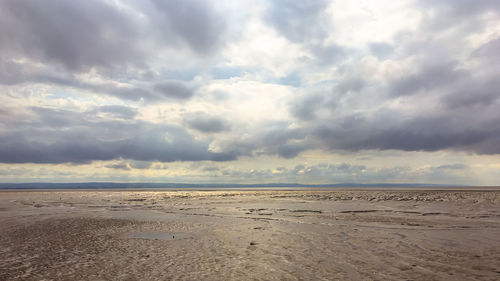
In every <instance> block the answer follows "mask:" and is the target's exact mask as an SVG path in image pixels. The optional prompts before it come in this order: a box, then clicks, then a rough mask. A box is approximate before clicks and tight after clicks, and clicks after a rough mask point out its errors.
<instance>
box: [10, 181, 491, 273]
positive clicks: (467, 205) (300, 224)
mask: <svg viewBox="0 0 500 281" xmlns="http://www.w3.org/2000/svg"><path fill="white" fill-rule="evenodd" d="M0 226H1V227H0V280H498V279H500V190H499V189H495V188H493V189H492V190H477V189H474V188H471V189H459V190H424V189H420V190H404V189H402V190H398V189H392V190H372V189H364V190H309V189H298V190H285V189H283V190H272V189H271V190H168V191H164V190H31V191H17V190H11V191H0Z"/></svg>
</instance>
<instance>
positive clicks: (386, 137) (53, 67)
mask: <svg viewBox="0 0 500 281" xmlns="http://www.w3.org/2000/svg"><path fill="white" fill-rule="evenodd" d="M498 26H500V3H498V2H497V1H490V0H479V1H472V2H471V1H400V2H397V3H394V2H393V1H382V0H381V1H365V2H359V3H358V2H356V3H354V2H352V1H313V2H304V3H300V2H296V1H286V0H273V1H265V0H262V1H238V2H236V3H234V2H233V1H208V0H207V1H201V0H188V1H156V0H150V1H129V0H120V1H97V0H91V1H78V2H73V1H67V0H48V1H35V0H7V1H2V2H1V3H0V91H1V95H2V103H1V104H0V176H1V180H2V181H4V182H5V181H23V180H27V181H31V180H44V179H52V180H61V181H64V180H72V179H73V178H78V179H79V180H80V179H81V180H93V179H101V180H102V179H104V180H120V179H123V180H145V181H147V180H149V179H151V180H162V181H168V180H169V179H174V180H178V181H186V182H190V181H211V182H217V181H220V182H225V181H231V182H241V181H243V182H245V181H252V182H273V181H283V180H285V181H286V180H289V179H291V180H293V181H294V182H305V183H309V182H310V183H323V182H342V181H360V182H374V181H376V182H394V181H400V182H405V181H408V182H438V183H458V184H460V183H467V184H497V183H498V182H497V179H496V177H495V176H493V175H495V173H497V172H498V169H499V168H500V157H499V155H500V114H499V112H500V93H499V90H498V89H500V82H499V79H498V74H499V70H498V65H499V64H498V63H499V62H500V29H499V28H498ZM318 155H319V156H318ZM410 155H412V156H413V155H420V156H418V157H416V158H413V159H409V158H411V157H410ZM417 158H418V159H425V158H426V159H428V162H427V163H425V162H423V161H421V160H416V159H417ZM196 163H200V165H201V166H199V167H204V168H193V167H194V166H193V165H195V164H196ZM210 163H211V164H210ZM61 165H62V166H61ZM342 165H345V166H342ZM302 166H304V167H309V168H310V170H309V172H298V171H300V170H301V169H299V168H300V167H302ZM61 167H63V168H61ZM78 167H80V168H78ZM165 167H168V168H165ZM342 167H344V168H345V169H344V168H342ZM346 167H350V168H346ZM62 170H64V172H63V171H62ZM302 170H303V169H302ZM29 171H32V173H31V174H32V178H29V175H30V173H29ZM85 171H86V172H85ZM303 171H307V169H306V170H303ZM72 176H73V178H72Z"/></svg>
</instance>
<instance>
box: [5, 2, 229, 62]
mask: <svg viewBox="0 0 500 281" xmlns="http://www.w3.org/2000/svg"><path fill="white" fill-rule="evenodd" d="M122 4H125V5H128V6H130V7H132V9H126V8H120V7H119V6H118V5H117V4H113V3H112V2H107V1H96V0H89V1H81V2H73V1H67V0H48V1H42V2H40V1H35V0H19V1H18V0H7V1H2V2H1V3H0V51H1V52H2V56H4V58H29V59H31V60H33V61H40V62H43V63H48V64H55V65H60V66H63V67H65V68H66V69H69V70H71V71H86V70H88V69H89V68H91V67H102V68H114V69H118V67H127V66H129V65H132V66H135V67H146V66H147V62H148V61H150V60H151V59H154V56H153V58H151V53H150V52H149V51H151V49H150V48H151V47H152V48H153V50H154V49H155V48H160V47H167V48H168V47H172V48H177V47H179V46H180V44H185V45H187V46H188V47H189V49H191V50H193V52H194V53H195V54H200V55H207V54H212V53H213V52H214V51H215V50H217V48H218V47H220V46H222V45H223V42H224V40H225V37H224V34H225V33H224V30H225V26H226V23H225V21H224V17H223V16H220V15H219V14H218V12H217V11H215V10H214V9H212V8H211V7H210V6H209V5H208V3H207V2H206V1H197V0H189V1H182V2H179V1H174V0H168V1H153V4H151V2H149V1H141V2H134V1H125V2H124V3H122ZM134 13H135V14H134ZM138 13H140V14H141V16H142V20H139V18H140V17H138V15H137V14H138ZM153 53H154V52H153Z"/></svg>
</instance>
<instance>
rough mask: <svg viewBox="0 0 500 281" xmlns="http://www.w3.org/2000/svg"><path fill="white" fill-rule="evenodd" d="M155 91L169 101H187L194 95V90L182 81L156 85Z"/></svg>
mask: <svg viewBox="0 0 500 281" xmlns="http://www.w3.org/2000/svg"><path fill="white" fill-rule="evenodd" d="M154 90H155V91H156V92H157V93H158V94H159V95H160V96H161V97H165V98H168V99H175V100H185V99H189V98H191V97H192V96H193V95H194V90H193V89H191V88H190V87H188V86H187V85H186V84H185V83H183V82H180V81H166V82H161V83H157V84H156V85H154Z"/></svg>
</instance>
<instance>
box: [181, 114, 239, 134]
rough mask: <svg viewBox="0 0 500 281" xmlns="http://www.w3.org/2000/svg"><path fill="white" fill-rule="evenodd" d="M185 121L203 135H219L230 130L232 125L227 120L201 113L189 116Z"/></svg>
mask: <svg viewBox="0 0 500 281" xmlns="http://www.w3.org/2000/svg"><path fill="white" fill-rule="evenodd" d="M184 121H185V123H186V125H187V126H188V127H189V128H191V129H194V130H197V131H199V132H202V133H219V132H224V131H228V130H230V125H229V123H228V122H227V121H226V120H224V119H222V118H220V117H217V116H210V115H208V114H206V113H201V112H198V113H194V114H189V115H187V116H186V117H185V119H184Z"/></svg>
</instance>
